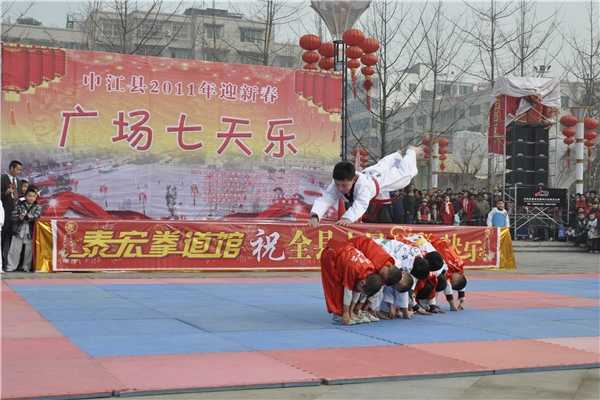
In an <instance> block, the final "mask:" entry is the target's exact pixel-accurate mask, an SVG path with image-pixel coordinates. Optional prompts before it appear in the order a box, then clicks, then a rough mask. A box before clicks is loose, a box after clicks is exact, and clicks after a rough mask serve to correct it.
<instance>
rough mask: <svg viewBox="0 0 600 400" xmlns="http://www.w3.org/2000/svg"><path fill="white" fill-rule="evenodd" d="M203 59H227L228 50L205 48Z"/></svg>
mask: <svg viewBox="0 0 600 400" xmlns="http://www.w3.org/2000/svg"><path fill="white" fill-rule="evenodd" d="M202 59H203V60H204V61H217V62H223V61H227V50H215V49H209V48H205V49H204V51H203V55H202Z"/></svg>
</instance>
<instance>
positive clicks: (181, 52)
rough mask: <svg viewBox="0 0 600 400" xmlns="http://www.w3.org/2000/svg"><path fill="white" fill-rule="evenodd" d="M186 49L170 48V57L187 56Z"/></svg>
mask: <svg viewBox="0 0 600 400" xmlns="http://www.w3.org/2000/svg"><path fill="white" fill-rule="evenodd" d="M188 54H189V51H188V50H187V49H171V58H188Z"/></svg>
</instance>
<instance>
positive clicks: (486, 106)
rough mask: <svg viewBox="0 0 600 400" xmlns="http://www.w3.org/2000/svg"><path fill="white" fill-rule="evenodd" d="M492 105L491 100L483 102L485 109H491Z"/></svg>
mask: <svg viewBox="0 0 600 400" xmlns="http://www.w3.org/2000/svg"><path fill="white" fill-rule="evenodd" d="M491 105H492V104H491V103H490V102H489V101H486V102H484V103H483V109H484V110H489V109H490V107H491Z"/></svg>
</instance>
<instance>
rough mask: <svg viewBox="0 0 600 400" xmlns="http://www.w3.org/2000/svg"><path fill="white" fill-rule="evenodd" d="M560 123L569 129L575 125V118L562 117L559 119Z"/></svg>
mask: <svg viewBox="0 0 600 400" xmlns="http://www.w3.org/2000/svg"><path fill="white" fill-rule="evenodd" d="M560 123H561V124H562V126H566V127H567V128H570V127H572V126H575V125H577V117H575V116H574V115H564V116H562V117H561V118H560Z"/></svg>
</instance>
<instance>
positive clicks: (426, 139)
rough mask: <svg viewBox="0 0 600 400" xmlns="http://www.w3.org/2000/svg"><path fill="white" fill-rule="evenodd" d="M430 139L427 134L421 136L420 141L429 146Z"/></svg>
mask: <svg viewBox="0 0 600 400" xmlns="http://www.w3.org/2000/svg"><path fill="white" fill-rule="evenodd" d="M430 141H431V138H430V137H429V136H425V137H424V138H423V140H422V141H421V143H423V144H424V145H425V146H429V142H430Z"/></svg>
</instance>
